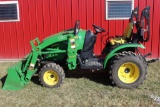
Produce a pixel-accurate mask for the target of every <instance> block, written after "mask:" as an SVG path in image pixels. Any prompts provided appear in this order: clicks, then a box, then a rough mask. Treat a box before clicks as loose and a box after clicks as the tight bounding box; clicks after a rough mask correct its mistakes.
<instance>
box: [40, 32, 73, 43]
mask: <svg viewBox="0 0 160 107" xmlns="http://www.w3.org/2000/svg"><path fill="white" fill-rule="evenodd" d="M73 32H74V31H73V30H71V31H67V30H66V31H62V32H59V33H57V34H53V35H51V36H49V37H47V38H45V39H44V40H43V42H48V41H50V40H52V39H55V38H57V39H58V40H60V41H61V40H65V39H66V38H67V35H73Z"/></svg>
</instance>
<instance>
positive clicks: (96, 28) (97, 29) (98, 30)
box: [92, 24, 106, 33]
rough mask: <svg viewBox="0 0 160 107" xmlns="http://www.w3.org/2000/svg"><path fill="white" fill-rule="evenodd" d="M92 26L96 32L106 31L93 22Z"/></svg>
mask: <svg viewBox="0 0 160 107" xmlns="http://www.w3.org/2000/svg"><path fill="white" fill-rule="evenodd" d="M92 26H93V27H94V29H95V31H96V33H102V32H105V31H106V30H105V29H103V28H101V27H99V26H97V25H95V24H93V25H92Z"/></svg>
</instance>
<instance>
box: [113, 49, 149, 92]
mask: <svg viewBox="0 0 160 107" xmlns="http://www.w3.org/2000/svg"><path fill="white" fill-rule="evenodd" d="M146 74H147V63H146V62H145V60H144V59H143V58H142V57H141V56H139V55H136V54H135V53H133V52H126V51H125V52H122V53H120V54H118V55H117V56H116V57H115V58H114V59H113V61H112V62H111V67H110V79H111V81H112V83H113V84H115V85H116V86H118V87H120V88H127V89H132V88H137V87H138V86H139V85H140V84H142V83H143V81H144V80H145V78H146Z"/></svg>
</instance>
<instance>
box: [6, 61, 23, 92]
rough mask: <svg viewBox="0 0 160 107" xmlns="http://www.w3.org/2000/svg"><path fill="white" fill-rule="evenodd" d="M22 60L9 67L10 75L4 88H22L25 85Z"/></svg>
mask: <svg viewBox="0 0 160 107" xmlns="http://www.w3.org/2000/svg"><path fill="white" fill-rule="evenodd" d="M22 65H23V64H22V62H21V61H20V62H18V63H17V64H16V65H14V66H12V67H10V68H8V69H7V72H8V75H7V77H6V81H5V83H4V86H3V90H20V89H22V87H23V86H24V78H23V77H24V75H23V74H21V73H22V70H21V68H22Z"/></svg>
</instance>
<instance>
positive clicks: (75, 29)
mask: <svg viewBox="0 0 160 107" xmlns="http://www.w3.org/2000/svg"><path fill="white" fill-rule="evenodd" d="M79 26H80V22H79V20H77V21H76V23H75V26H74V35H75V36H76V35H77V34H78V32H79V29H80V27H79Z"/></svg>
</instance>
